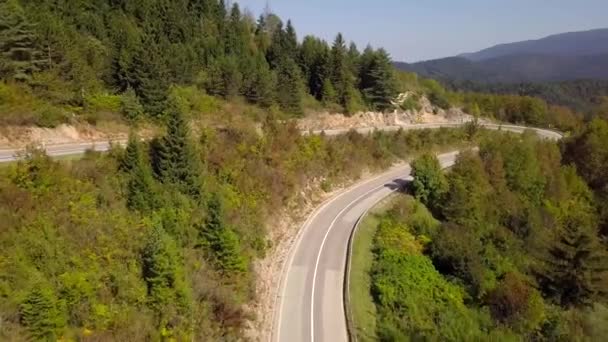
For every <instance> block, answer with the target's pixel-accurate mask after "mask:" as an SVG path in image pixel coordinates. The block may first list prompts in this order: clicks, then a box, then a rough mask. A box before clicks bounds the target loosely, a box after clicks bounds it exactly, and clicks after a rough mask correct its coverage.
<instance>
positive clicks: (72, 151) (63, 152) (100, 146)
mask: <svg viewBox="0 0 608 342" xmlns="http://www.w3.org/2000/svg"><path fill="white" fill-rule="evenodd" d="M458 126H462V124H458V123H455V124H419V125H407V126H386V127H382V128H359V129H356V131H357V132H359V133H369V132H372V131H374V130H376V129H380V130H383V131H397V130H399V129H404V130H414V129H435V128H441V127H458ZM482 126H483V127H485V128H487V129H495V130H505V131H514V132H522V131H523V130H524V128H522V127H520V126H512V125H496V124H482ZM532 130H535V131H537V133H538V134H539V135H541V136H543V137H546V138H549V139H560V138H561V134H559V133H557V132H553V131H549V130H542V129H536V128H532ZM347 131H348V130H345V129H337V130H325V131H323V132H325V134H327V135H339V134H343V133H346V132H347ZM321 132H322V131H312V132H311V131H306V132H302V133H303V134H310V133H313V134H319V133H321ZM115 143H119V144H125V143H126V141H115ZM43 148H44V149H45V150H46V152H47V154H48V155H49V156H51V157H61V156H69V155H78V154H83V153H84V152H85V151H87V150H94V151H100V152H104V151H107V150H109V149H110V142H109V141H95V142H82V143H67V144H56V145H47V146H43ZM22 152H23V151H22V150H19V149H0V163H6V162H12V161H16V160H19V159H20V158H21V157H20V156H21V154H22Z"/></svg>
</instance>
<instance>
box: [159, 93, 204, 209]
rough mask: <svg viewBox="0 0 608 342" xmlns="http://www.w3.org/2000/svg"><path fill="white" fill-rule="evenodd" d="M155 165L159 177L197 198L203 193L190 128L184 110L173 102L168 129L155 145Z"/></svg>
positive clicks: (168, 119)
mask: <svg viewBox="0 0 608 342" xmlns="http://www.w3.org/2000/svg"><path fill="white" fill-rule="evenodd" d="M152 156H153V166H154V171H155V172H156V174H157V175H158V177H159V179H160V180H161V181H162V182H163V183H166V184H172V185H175V186H176V187H177V188H178V189H179V190H180V191H181V192H182V193H184V194H188V195H190V196H193V197H195V198H199V197H200V195H201V180H200V172H201V171H200V161H199V160H198V156H197V155H196V151H195V149H194V146H193V145H192V142H191V141H190V130H189V128H188V123H187V122H186V121H185V120H184V118H183V114H182V113H181V111H180V110H179V108H178V107H177V105H175V104H173V105H171V106H170V111H169V112H168V118H167V133H166V135H165V136H164V137H163V138H162V139H161V140H160V141H158V143H156V144H154V145H153V153H152Z"/></svg>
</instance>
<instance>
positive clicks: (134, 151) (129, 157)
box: [122, 133, 158, 212]
mask: <svg viewBox="0 0 608 342" xmlns="http://www.w3.org/2000/svg"><path fill="white" fill-rule="evenodd" d="M122 169H123V170H125V171H126V172H128V177H129V181H128V183H127V207H128V208H129V209H131V210H136V211H141V212H146V211H151V210H153V209H155V208H157V206H158V203H157V195H156V192H155V189H154V178H153V177H152V171H151V169H150V166H149V164H148V162H147V160H146V159H145V155H144V153H143V151H142V147H141V142H140V141H139V138H138V137H137V136H136V135H135V134H134V133H131V134H130V135H129V142H128V144H127V149H126V152H125V157H124V159H123V163H122Z"/></svg>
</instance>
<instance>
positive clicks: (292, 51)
mask: <svg viewBox="0 0 608 342" xmlns="http://www.w3.org/2000/svg"><path fill="white" fill-rule="evenodd" d="M284 39H285V41H284V43H283V49H284V51H285V52H286V53H287V56H289V57H291V58H293V59H295V58H296V55H297V53H298V36H297V34H296V29H295V28H294V27H293V24H292V23H291V20H287V27H286V28H285V38H284Z"/></svg>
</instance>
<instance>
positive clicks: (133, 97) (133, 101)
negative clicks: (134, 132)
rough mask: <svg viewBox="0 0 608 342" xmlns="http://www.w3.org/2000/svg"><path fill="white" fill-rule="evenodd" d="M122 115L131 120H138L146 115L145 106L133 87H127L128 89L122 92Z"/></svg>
mask: <svg viewBox="0 0 608 342" xmlns="http://www.w3.org/2000/svg"><path fill="white" fill-rule="evenodd" d="M120 106H121V110H122V115H123V116H124V118H125V119H127V120H128V121H129V122H137V121H138V120H140V119H142V117H143V115H144V107H143V106H142V105H141V102H139V98H138V97H137V94H135V91H134V90H133V89H132V88H130V87H129V88H127V91H126V92H125V93H124V94H122V97H121V99H120Z"/></svg>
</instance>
